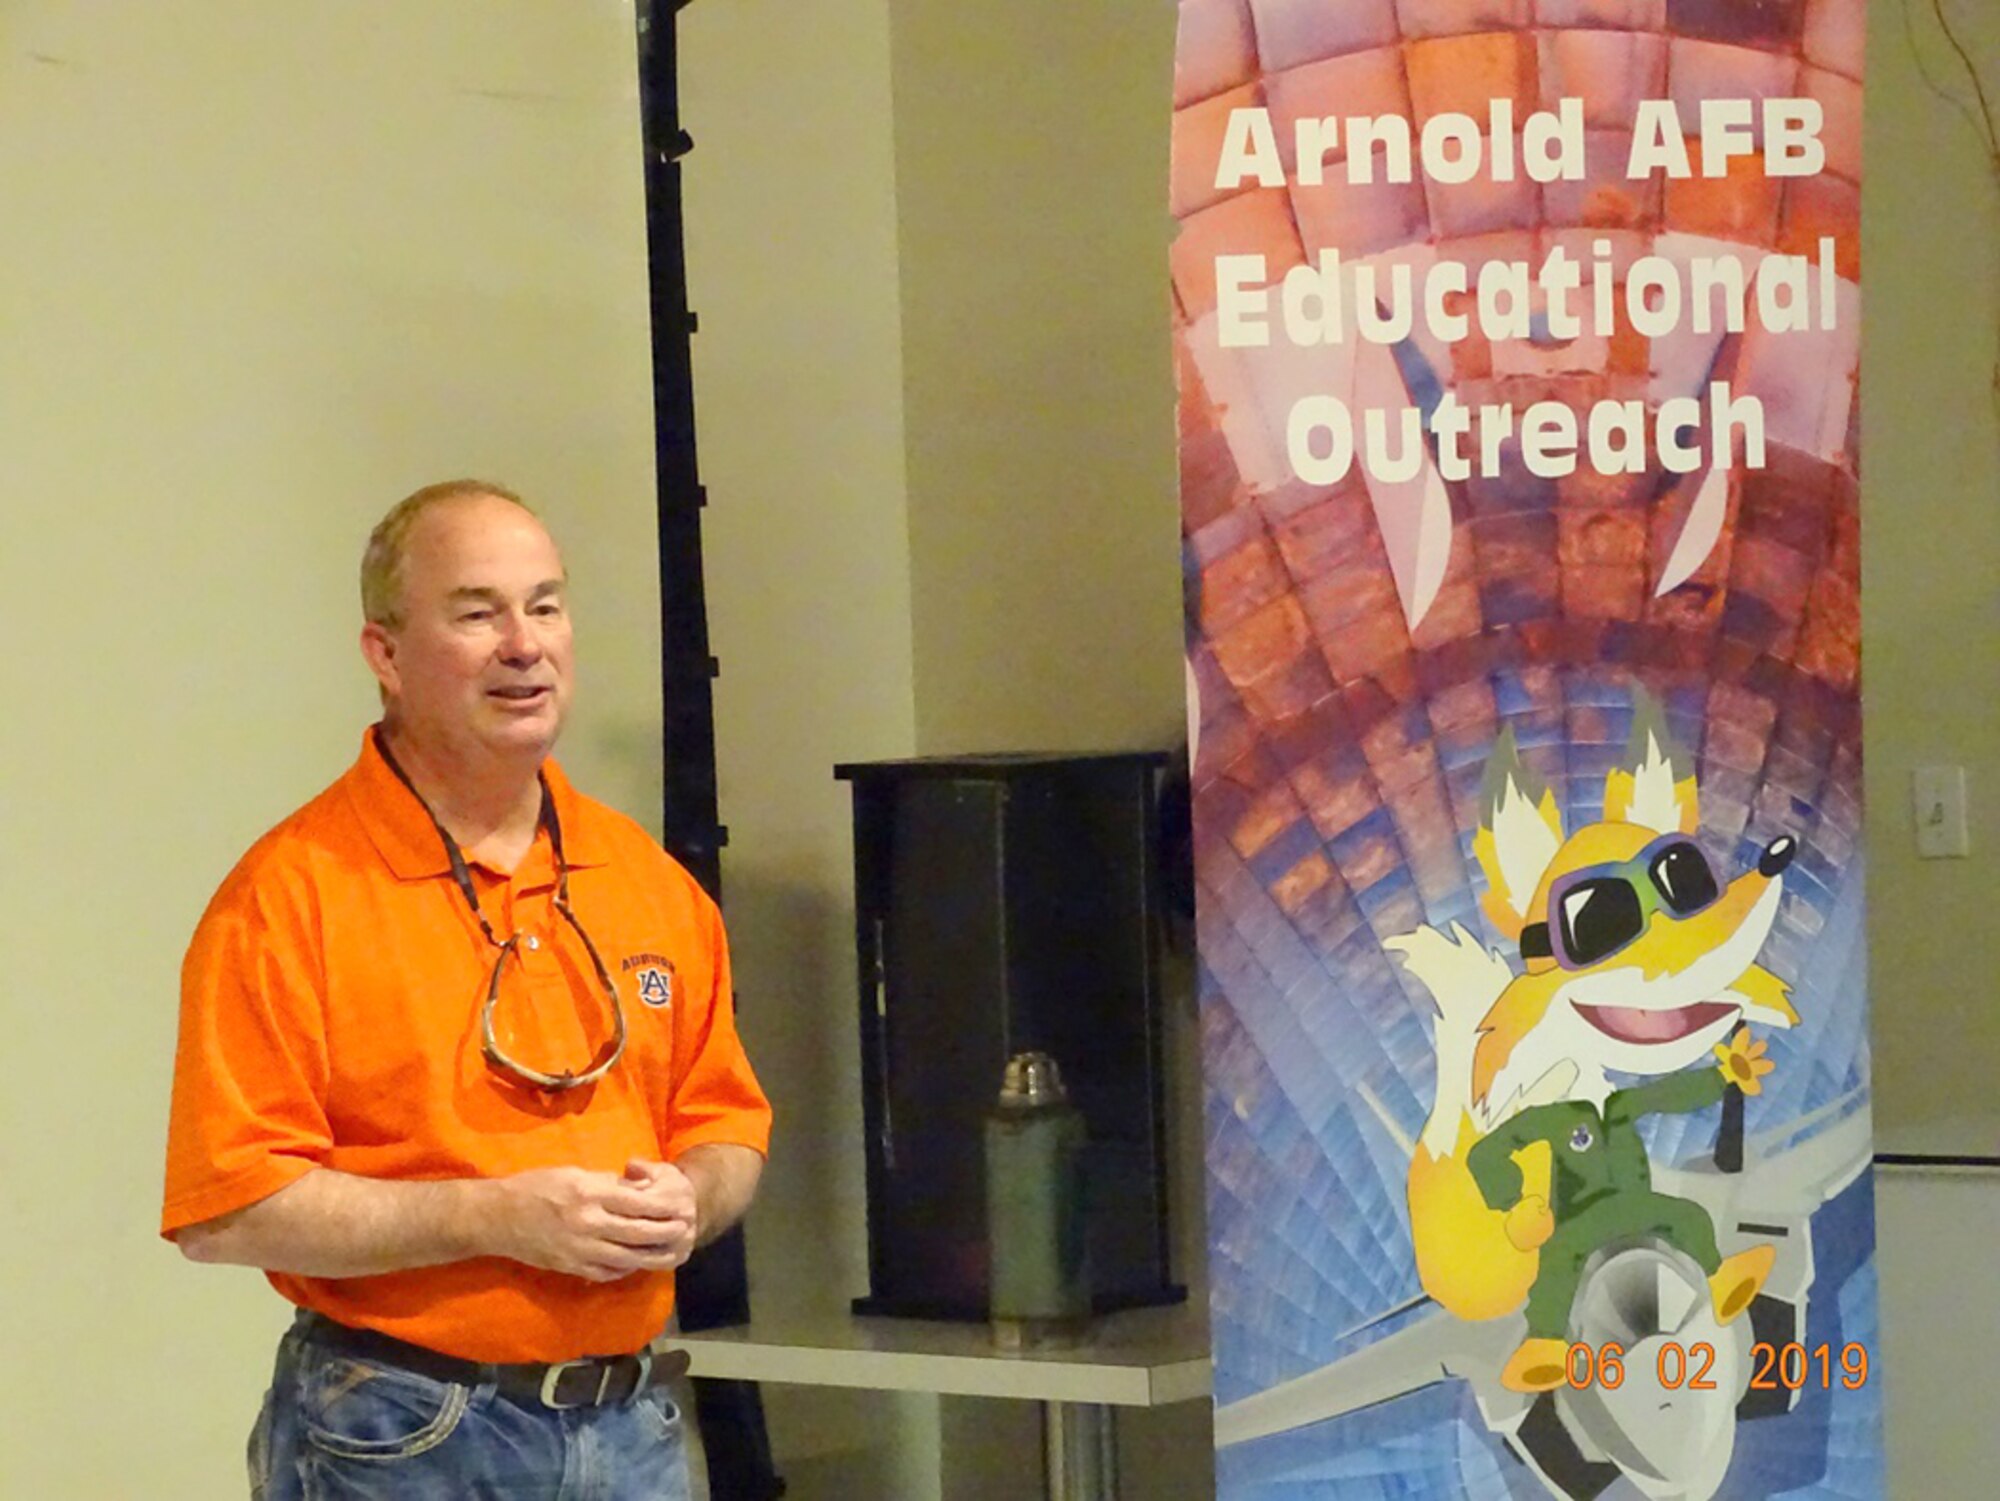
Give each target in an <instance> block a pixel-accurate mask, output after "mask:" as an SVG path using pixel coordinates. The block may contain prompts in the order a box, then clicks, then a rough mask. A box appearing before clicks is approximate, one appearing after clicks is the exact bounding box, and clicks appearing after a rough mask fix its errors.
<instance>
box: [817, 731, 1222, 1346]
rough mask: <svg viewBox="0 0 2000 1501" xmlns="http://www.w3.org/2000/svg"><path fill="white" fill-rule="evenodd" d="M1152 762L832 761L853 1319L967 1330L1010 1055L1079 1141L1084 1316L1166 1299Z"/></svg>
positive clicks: (982, 1308) (981, 1309) (1179, 1293)
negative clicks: (997, 1106)
mask: <svg viewBox="0 0 2000 1501" xmlns="http://www.w3.org/2000/svg"><path fill="white" fill-rule="evenodd" d="M1166 763H1167V756H1166V754H1165V753H1163V752H1144V753H1130V754H1116V755H1088V756H1042V755H1022V756H962V757H939V758H932V759H925V760H914V761H884V762H872V763H862V764H856V765H846V766H839V767H836V768H835V769H834V774H835V775H836V776H837V777H840V778H841V779H843V780H845V781H847V782H849V783H850V784H851V785H852V790H853V794H854V872H855V907H856V927H855V938H856V948H857V951H858V958H859V979H860V994H861V1059H862V1071H863V1108H864V1112H865V1114H864V1119H865V1122H866V1131H867V1154H868V1241H869V1285H870V1293H869V1296H867V1297H865V1298H860V1299H857V1300H856V1302H855V1308H856V1310H857V1311H858V1312H862V1313H889V1314H904V1315H911V1316H917V1317H928V1318H984V1317H985V1316H986V1294H987V1254H986V1207H985V1175H984V1167H983V1159H982V1145H981V1143H982V1136H981V1122H982V1120H983V1117H984V1114H985V1112H986V1109H987V1107H988V1106H989V1105H991V1104H992V1102H993V1100H994V1098H995V1097H996V1095H997V1094H998V1093H999V1089H1000V1077H1001V1071H1002V1069H1003V1068H1004V1066H1005V1064H1006V1062H1007V1059H1008V1058H1009V1057H1010V1056H1011V1055H1013V1054H1014V1053H1017V1052H1022V1051H1026V1050H1029V1049H1038V1050H1040V1051H1043V1052H1046V1053H1049V1054H1051V1055H1053V1056H1054V1057H1055V1059H1056V1060H1057V1062H1058V1063H1059V1064H1060V1065H1061V1067H1062V1071H1063V1077H1064V1080H1065V1082H1066V1083H1067V1085H1068V1087H1069V1093H1070V1097H1071V1099H1072V1100H1074V1101H1075V1103H1076V1104H1077V1106H1078V1108H1079V1109H1081V1110H1082V1112H1083V1115H1084V1119H1085V1121H1086V1123H1087V1125H1088V1128H1089V1133H1090V1146H1089V1149H1088V1156H1087V1177H1088V1181H1089V1190H1090V1244H1091V1263H1092V1280H1093V1283H1094V1286H1095V1288H1096V1303H1097V1307H1098V1310H1099V1311H1100V1312H1102V1311H1106V1310H1109V1309H1114V1308H1123V1307H1131V1306H1135V1305H1138V1304H1145V1303H1162V1302H1171V1301H1176V1300H1178V1299H1179V1298H1181V1297H1183V1296H1185V1293H1184V1290H1183V1289H1181V1288H1179V1287H1176V1286H1174V1285H1173V1284H1172V1282H1171V1281H1170V1278H1169V1267H1168V1225H1167V1206H1166V1160H1165V1131H1164V1123H1163V1118H1162V1086H1161V1076H1160V1073H1161V1039H1160V995H1159V972H1160V970H1159V958H1160V948H1159V945H1160V943H1161V939H1162V922H1163V919H1162V895H1163V875H1162V871H1161V863H1160V853H1159V852H1160V828H1159V814H1158V806H1159V796H1158V790H1159V784H1160V779H1161V773H1162V771H1163V769H1164V767H1165V766H1166Z"/></svg>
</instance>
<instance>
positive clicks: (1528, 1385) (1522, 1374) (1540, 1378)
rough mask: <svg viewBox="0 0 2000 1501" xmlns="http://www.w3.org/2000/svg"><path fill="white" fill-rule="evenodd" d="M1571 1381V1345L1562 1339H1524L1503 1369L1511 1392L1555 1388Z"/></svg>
mask: <svg viewBox="0 0 2000 1501" xmlns="http://www.w3.org/2000/svg"><path fill="white" fill-rule="evenodd" d="M1568 1380H1569V1346H1568V1345H1566V1344H1564V1343H1563V1342H1562V1341H1561V1340H1559V1339H1524V1340H1522V1341H1521V1347H1520V1349H1518V1350H1516V1351H1515V1352H1514V1353H1513V1354H1512V1355H1511V1356H1509V1357H1508V1360H1507V1364H1506V1365H1505V1366H1504V1367H1502V1368H1501V1371H1500V1384H1501V1385H1502V1386H1504V1387H1506V1388H1507V1390H1508V1391H1510V1392H1546V1391H1553V1390H1554V1389H1555V1388H1556V1387H1559V1386H1562V1385H1563V1384H1564V1383H1566V1382H1567V1381H1568Z"/></svg>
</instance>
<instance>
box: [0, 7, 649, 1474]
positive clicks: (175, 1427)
mask: <svg viewBox="0 0 2000 1501" xmlns="http://www.w3.org/2000/svg"><path fill="white" fill-rule="evenodd" d="M630 33H631V12H630V8H629V7H628V6H625V5H621V4H617V3H614V0H591V3H589V4H578V3H575V0H428V3H426V4H424V5H410V4H406V3H402V0H353V3H345V4H342V5H339V6H316V7H301V6H283V7H274V6H270V5H265V4H259V3H255V0H198V3H190V4H185V5H175V6H162V5H155V4H149V3H143V0H101V3H93V4H90V5H81V4H61V3H54V0H8V3H7V4H6V5H4V6H0V204H4V205H5V211H4V213H0V266H4V267H5V268H6V271H5V275H4V278H0V455H4V457H0V557H4V558H5V560H6V568H7V574H8V579H9V589H10V591H11V597H12V600H13V611H12V619H13V620H14V622H15V627H16V636H15V639H14V649H12V650H10V651H8V652H7V653H6V654H5V658H6V667H5V669H4V670H5V674H6V676H5V681H4V689H5V693H6V696H7V699H8V701H9V704H10V712H9V714H8V715H7V717H6V728H5V730H4V732H0V746H4V752H3V753H0V828H4V830H5V842H6V858H5V862H4V870H5V874H4V876H0V882H4V897H0V903H3V904H4V909H5V910H6V911H7V913H8V914H9V918H8V921H9V926H10V928H11V929H12V931H13V934H14V938H13V941H12V942H11V943H9V944H8V946H7V957H6V962H5V966H4V979H0V1007H4V1015H5V1018H6V1023H7V1025H6V1035H7V1037H8V1038H9V1039H10V1052H11V1057H12V1067H11V1068H10V1083H9V1087H8V1088H7V1089H6V1090H5V1091H4V1092H0V1098H4V1104H0V1110H4V1122H0V1185H4V1189H3V1190H0V1191H4V1195H5V1205H6V1208H5V1217H6V1218H5V1239H4V1249H0V1327H4V1328H5V1330H6V1331H7V1332H6V1337H5V1347H6V1349H7V1351H8V1355H9V1358H8V1359H6V1360H5V1361H0V1410H4V1411H5V1412H6V1414H7V1421H6V1425H5V1437H4V1438H0V1477H4V1478H0V1491H4V1492H5V1494H7V1495H8V1496H22V1497H50V1498H63V1501H69V1498H76V1501H97V1498H110V1497H126V1496H138V1495H144V1496H146V1497H148V1498H161V1501H178V1498H186V1501H213V1498H215V1497H219V1496H228V1495H240V1494H242V1492H243V1480H242V1474H243V1470H242V1457H241V1456H242V1445H243V1438H244V1435H245V1433H246V1431H247V1428H248V1425H249V1421H250V1418H251V1416H252V1414H253V1413H254V1410H255V1404H256V1401H257V1397H258V1394H259V1392H260V1391H261V1389H262V1386H263V1382H264V1378H265V1375H266V1373H267V1371H268V1362H269V1358H270V1348H271V1340H272V1336H273V1335H274V1333H275V1331H276V1329H277V1328H278V1327H279V1326H280V1324H281V1323H282V1322H283V1317H284V1315H283V1305H282V1304H281V1303H280V1302H279V1300H278V1299H277V1298H276V1297H275V1296H274V1295H273V1294H272V1293H271V1292H270V1291H269V1290H268V1289H267V1288H265V1287H264V1286H263V1284H262V1282H261V1280H260V1279H259V1278H257V1277H256V1276H255V1275H254V1274H252V1273H249V1272H242V1271H235V1270H229V1269H219V1268H200V1267H195V1266H192V1265H189V1264H187V1263H185V1262H183V1261H182V1260H181V1259H180V1258H179V1257H178V1256H176V1255H175V1254H174V1252H173V1251H172V1250H171V1249H170V1248H168V1247H167V1246H165V1245H164V1244H162V1243H161V1242H159V1241H158V1240H157V1238H156V1237H155V1234H154V1226H155V1224H156V1223H157V1219H158V1214H159V1200H160V1177H161V1161H162V1145H161V1135H162V1127H163V1124H164V1121H165V1114H166V1102H167V1085H168V1073H169V1065H170V1061H171V1057H172V1048H173V1036H174V1015H175V974H176V971H177V967H178V963H179V958H180V953H181V949H182V947H183V945H184V944H185V942H186V939H187V935H188V932H189V931H190V929H191V928H192V926H193V924H194V921H195V918H196V916H197V915H198V913H199V911H200V909H201V906H202V904H203V903H204V902H205V900H206V899H207V896H208V893H209V892H210V890H212V888H213V887H214V885H215V883H216V882H217V881H218V880H219V879H220V878H221V876H222V874H223V873H224V871H225V870H226V869H227V868H228V866H229V864H230V863H231V862H232V861H233V860H234V858H235V857H236V855H237V854H238V853H240V852H241V850H242V849H243V848H244V846H245V845H246V844H247V843H248V842H249V841H250V840H251V839H252V838H254V837H255V836H256V835H257V834H258V833H259V832H261V831H262V830H263V829H264V828H265V827H267V826H268V825H269V824H271V823H273V822H275V821H276V820H277V819H278V818H280V817H281V816H283V815H284V814H285V813H286V812H288V811H289V810H290V809H291V808H292V807H294V806H295V805H297V804H298V803H299V802H301V801H303V800H304V799H305V798H306V797H308V796H310V795H311V794H312V793H313V792H315V791H317V790H318V789H319V787H321V786H322V785H324V783H325V782H326V781H328V780H329V779H331V778H332V777H333V776H334V775H335V774H337V773H338V772H339V770H340V769H341V768H342V767H343V766H344V765H345V764H346V763H347V762H348V760H349V759H351V757H352V755H353V753H354V750H355V747H356V744H357V742H358V738H359V734H360V731H361V727H362V726H363V725H364V724H366V723H367V722H368V719H369V718H370V716H371V713H372V710H373V706H374V701H373V694H372V691H371V686H370V684H369V680H368V679H367V677H366V676H365V674H364V672H363V670H362V668H361V666H360V663H359V661H358V659H357V656H356V653H355V649H354V644H353V639H354V633H355V629H356V626H357V623H358V622H357V605H356V602H355V596H354V582H353V570H354V566H355V562H356V560H357V558H358V555H359V549H360V545H361V542H362V539H363V538H364V537H365V535H366V533H367V529H368V527H369V525H370V524H371V523H372V522H373V520H374V518H375V516H376V515H377V514H379V513H380V511H381V510H383V509H384V508H385V507H386V506H387V505H388V503H389V502H390V501H392V500H394V499H395V498H396V497H397V496H399V495H400V494H402V493H404V492H405V491H407V490H409V489H411V488H414V487H415V486H416V485H417V484H419V483H421V482H423V481H426V480H429V479H433V478H437V477H440V476H444V475H451V474H458V473H463V472H466V471H476V472H482V473H488V474H493V475H497V476H501V477H504V478H506V479H508V480H510V481H511V482H512V483H513V484H515V485H517V486H519V487H520V488H521V489H522V490H524V491H525V492H526V493H527V494H528V495H530V496H532V497H535V498H536V499H538V500H540V501H542V502H544V503H545V506H546V509H547V511H548V513H549V515H550V517H551V519H552V521H553V523H554V525H555V527H556V528H557V530H558V532H559V533H560V534H561V536H562V537H563V538H564V539H565V540H566V541H567V544H568V552H569V562H570V566H571V569H572V572H573V574H574V576H575V578H576V580H577V584H578V596H579V608H578V614H579V626H580V630H581V632H582V641H583V646H582V650H583V652H584V672H585V681H584V687H585V697H584V700H583V703H582V706H581V707H580V710H579V714H578V717H577V721H576V724H575V726H574V730H573V732H572V734H571V735H570V737H569V739H568V741H567V743H566V753H565V754H566V759H567V760H568V761H569V763H570V764H571V766H572V769H573V770H574V771H575V772H576V774H577V775H578V777H579V779H580V780H581V781H583V782H584V783H585V784H586V785H588V786H590V787H592V788H593V789H595V790H597V791H599V792H600V793H602V794H604V795H605V796H607V797H608V798H609V799H610V800H611V801H613V802H615V803H618V804H619V805H621V806H623V807H625V808H627V809H629V810H630V811H632V812H634V813H636V814H639V815H640V816H642V817H647V818H651V817H652V813H653V809H654V807H655V805H656V802H657V787H658V772H657V768H656V766H655V764H654V763H655V762H656V760H657V751H656V747H657V745H658V743H659V742H658V736H659V703H658V687H657V669H656V666H655V663H656V662H657V654H658V628H657V590H656V586H655V583H654V577H655V565H654V562H653V557H654V552H653V541H652V538H653V527H652V519H651V518H652V461H651V454H652V446H651V431H650V423H651V416H650V402H649V398H648V386H647V382H648V374H647V372H648V359H649V346H648V335H647V328H646V316H645V280H644V277H645V263H644V238H643V199H642V187H641V182H640V177H639V173H638V170H637V166H638V159H637V150H638V143H637V139H636V133H635V124H634V122H635V109H634V103H633V100H634V94H635V85H634V80H633V77H632V45H631V34H630ZM23 628H24V631H23Z"/></svg>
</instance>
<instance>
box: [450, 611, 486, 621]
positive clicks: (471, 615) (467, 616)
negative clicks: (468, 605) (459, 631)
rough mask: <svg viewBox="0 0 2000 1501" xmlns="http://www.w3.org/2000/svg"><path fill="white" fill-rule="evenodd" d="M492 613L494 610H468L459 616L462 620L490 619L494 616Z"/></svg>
mask: <svg viewBox="0 0 2000 1501" xmlns="http://www.w3.org/2000/svg"><path fill="white" fill-rule="evenodd" d="M492 615H493V612H492V611H491V610H467V611H466V612H465V613H464V614H463V615H460V616H459V617H458V618H459V619H460V620H465V621H473V620H488V619H491V618H492Z"/></svg>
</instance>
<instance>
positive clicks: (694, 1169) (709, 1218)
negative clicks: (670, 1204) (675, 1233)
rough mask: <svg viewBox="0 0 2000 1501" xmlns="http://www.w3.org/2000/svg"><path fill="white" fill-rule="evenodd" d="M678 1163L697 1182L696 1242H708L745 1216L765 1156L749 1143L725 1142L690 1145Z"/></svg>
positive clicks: (701, 1244)
mask: <svg viewBox="0 0 2000 1501" xmlns="http://www.w3.org/2000/svg"><path fill="white" fill-rule="evenodd" d="M674 1166H675V1167H677V1168H679V1169H680V1170H681V1171H682V1172H683V1173H686V1174H687V1176H688V1181H689V1182H691V1183H692V1184H694V1194H695V1205H696V1215H695V1244H696V1245H699V1246H705V1245H707V1244H708V1243H709V1242H710V1241H712V1240H715V1239H716V1238H718V1237H719V1236H721V1235H723V1234H725V1233H726V1232H727V1231H728V1229H729V1227H730V1226H731V1225H734V1224H735V1223H736V1222H737V1221H738V1220H740V1219H742V1218H743V1216H744V1213H745V1212H746V1211H747V1210H748V1209H749V1208H750V1201H751V1200H752V1199H754V1198H755V1197H756V1196H757V1180H758V1179H759V1178H761V1177H762V1176H763V1173H764V1156H763V1154H762V1153H761V1152H757V1151H753V1150H752V1149H751V1148H749V1147H739V1146H733V1145H729V1144H726V1143H723V1142H711V1143H709V1144H707V1145H705V1146H699V1147H689V1148H688V1149H687V1151H685V1152H683V1153H681V1155H680V1156H679V1157H677V1158H675V1159H674Z"/></svg>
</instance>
